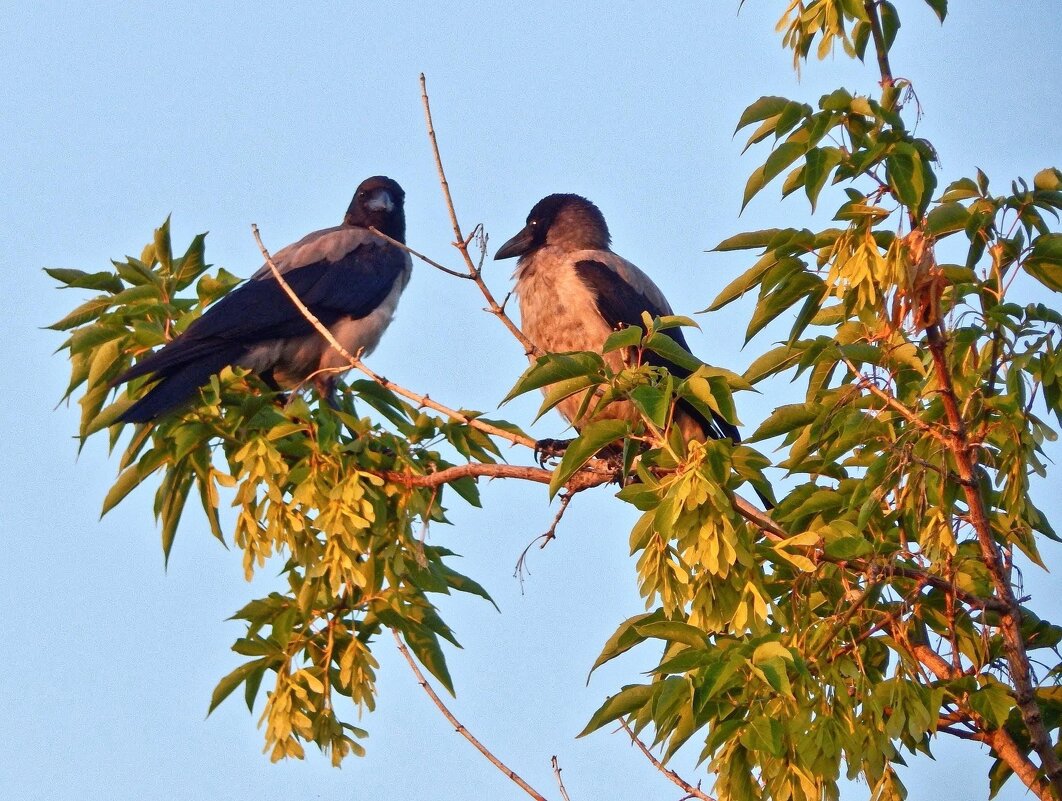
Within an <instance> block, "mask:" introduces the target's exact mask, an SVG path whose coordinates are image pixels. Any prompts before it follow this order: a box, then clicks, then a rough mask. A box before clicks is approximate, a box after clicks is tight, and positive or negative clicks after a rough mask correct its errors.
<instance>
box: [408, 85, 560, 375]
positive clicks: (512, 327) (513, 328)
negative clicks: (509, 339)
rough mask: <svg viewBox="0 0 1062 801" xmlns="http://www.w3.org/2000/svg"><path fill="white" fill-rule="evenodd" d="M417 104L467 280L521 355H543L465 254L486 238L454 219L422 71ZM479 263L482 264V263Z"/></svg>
mask: <svg viewBox="0 0 1062 801" xmlns="http://www.w3.org/2000/svg"><path fill="white" fill-rule="evenodd" d="M420 101H421V104H422V105H423V106H424V122H425V125H427V128H428V141H429V142H431V152H432V155H433V156H434V158H435V169H436V171H437V172H438V173H439V185H440V186H441V187H442V191H443V199H444V200H445V201H446V209H447V211H448V212H449V213H450V224H451V226H453V229H454V243H453V245H454V247H455V248H457V250H458V251H459V252H460V253H461V257H462V258H463V259H464V261H465V265H466V266H467V267H468V277H469V278H471V279H472V280H473V281H475V282H476V286H477V287H479V291H480V292H482V293H483V297H484V298H486V300H487V307H488V308H487V311H489V312H490V313H491V314H493V315H494V316H495V317H497V318H498V319H499V320H501V322H502V324H503V325H504V326H505V327H506V328H507V329H509V333H510V334H512V335H513V336H514V337H516V340H517V341H518V342H519V343H520V344H521V345H523V347H524V352H525V353H526V354H527V355H528V356H540V355H542V349H541V348H539V347H538V346H537V345H536V344H535V343H534V342H532V341H531V340H530V339H528V338H527V337H526V336H525V335H524V332H523V331H521V330H520V329H519V328H518V327H517V325H516V323H514V322H513V321H512V318H510V317H509V315H508V314H506V313H505V307H504V306H503V305H502V304H499V303H498V301H497V300H495V298H494V293H492V292H491V291H490V287H488V286H487V284H486V282H484V280H483V276H482V269H481V267H480V266H477V265H476V263H475V261H474V260H473V259H472V256H471V254H470V253H469V252H468V245H469V243H470V242H471V241H472V240H473V239H474V238H476V236H477V233H479V238H480V243H481V246H482V247H485V245H486V236H485V235H484V234H482V233H481V232H480V231H479V227H478V226H477V229H476V230H473V231H472V233H471V234H470V235H469V236H467V237H466V236H465V235H464V234H463V233H461V223H460V222H458V220H457V210H456V209H455V207H454V199H453V196H452V195H451V194H450V184H449V182H448V181H447V180H446V170H444V169H443V163H442V156H441V155H440V154H439V140H438V138H437V137H436V136H435V125H434V123H433V122H432V119H431V103H430V101H429V100H428V82H427V79H425V77H424V73H423V72H422V73H421V74H420ZM484 252H485V251H484ZM480 263H481V264H482V260H481V262H480ZM447 272H449V271H447ZM462 277H464V276H462Z"/></svg>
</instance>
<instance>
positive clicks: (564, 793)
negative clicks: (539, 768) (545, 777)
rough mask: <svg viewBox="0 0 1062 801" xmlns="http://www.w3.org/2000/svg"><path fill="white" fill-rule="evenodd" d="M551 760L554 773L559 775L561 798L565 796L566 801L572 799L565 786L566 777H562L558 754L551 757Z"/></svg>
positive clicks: (558, 783)
mask: <svg viewBox="0 0 1062 801" xmlns="http://www.w3.org/2000/svg"><path fill="white" fill-rule="evenodd" d="M549 762H550V764H551V765H552V766H553V775H554V776H556V777H557V787H558V788H559V789H560V794H561V798H563V799H564V801H572V799H571V797H570V796H569V795H568V791H567V789H565V787H564V779H562V778H561V766H560V762H558V761H557V757H556V756H553V757H551V758H550V760H549Z"/></svg>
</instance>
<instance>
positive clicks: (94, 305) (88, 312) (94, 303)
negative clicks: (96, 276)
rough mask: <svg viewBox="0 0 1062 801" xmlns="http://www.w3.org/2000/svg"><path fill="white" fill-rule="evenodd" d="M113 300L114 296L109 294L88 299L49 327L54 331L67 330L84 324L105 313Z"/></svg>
mask: <svg viewBox="0 0 1062 801" xmlns="http://www.w3.org/2000/svg"><path fill="white" fill-rule="evenodd" d="M113 302H114V301H113V299H112V297H111V296H109V295H100V296H99V297H96V298H93V299H92V300H87V301H85V302H84V303H82V304H81V305H80V306H78V307H77V308H76V309H74V310H73V311H72V312H70V313H69V314H68V315H66V316H65V317H64V318H63V319H62V320H60V321H59V322H57V323H52V324H51V325H50V326H48V328H50V329H51V330H52V331H67V330H69V329H71V328H76V327H77V326H79V325H84V324H85V323H87V322H90V321H91V320H95V319H96V318H97V317H99V316H100V315H101V314H103V312H105V311H106V310H107V309H108V308H109V307H110V305H111V304H112V303H113Z"/></svg>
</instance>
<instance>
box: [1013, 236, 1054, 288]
mask: <svg viewBox="0 0 1062 801" xmlns="http://www.w3.org/2000/svg"><path fill="white" fill-rule="evenodd" d="M1031 244H1032V251H1031V252H1030V253H1029V257H1028V258H1027V259H1026V260H1025V261H1024V262H1023V264H1022V267H1024V268H1025V272H1027V273H1028V274H1029V275H1031V276H1032V277H1033V278H1035V279H1036V280H1037V281H1039V282H1040V283H1042V284H1043V285H1044V286H1046V287H1047V288H1048V289H1051V290H1053V291H1055V292H1062V234H1041V235H1040V236H1038V237H1036V239H1034V240H1033V241H1032V243H1031Z"/></svg>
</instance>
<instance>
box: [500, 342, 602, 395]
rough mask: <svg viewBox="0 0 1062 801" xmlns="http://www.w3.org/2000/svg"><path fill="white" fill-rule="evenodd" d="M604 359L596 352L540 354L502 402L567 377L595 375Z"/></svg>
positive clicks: (600, 368)
mask: <svg viewBox="0 0 1062 801" xmlns="http://www.w3.org/2000/svg"><path fill="white" fill-rule="evenodd" d="M604 364H605V363H604V361H603V360H602V359H601V356H600V355H598V354H596V353H547V354H546V355H544V356H539V357H538V358H537V359H536V360H535V363H534V364H532V365H531V366H530V367H528V368H527V370H525V371H524V374H523V375H522V376H520V378H519V380H517V382H516V386H514V387H513V388H512V390H511V391H510V392H509V394H508V395H506V396H505V397H504V398H503V399H502V403H508V402H509V401H511V400H512V399H513V398H515V397H517V396H519V395H523V394H524V393H525V392H530V391H531V390H534V389H541V388H542V387H545V386H549V385H550V384H555V383H557V382H558V381H563V380H564V379H566V378H575V377H576V376H586V375H593V374H595V373H598V372H600V371H601V370H602V369H603V367H604Z"/></svg>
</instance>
